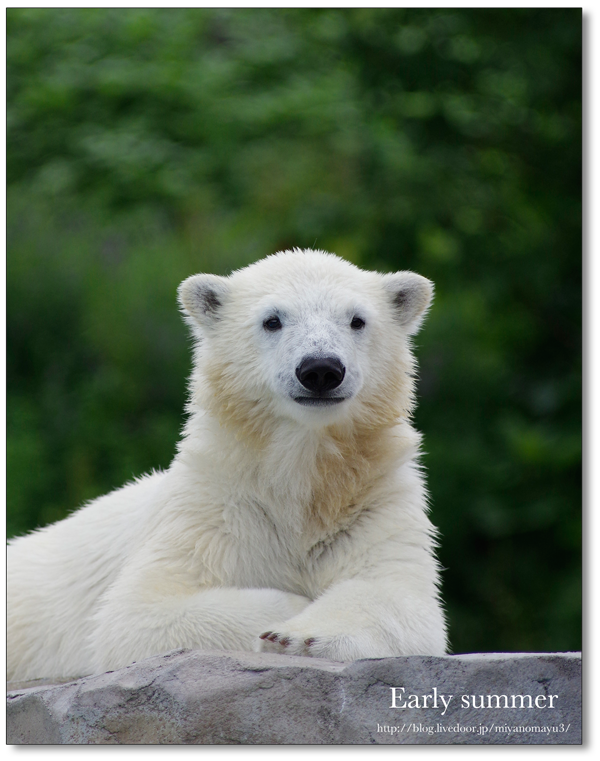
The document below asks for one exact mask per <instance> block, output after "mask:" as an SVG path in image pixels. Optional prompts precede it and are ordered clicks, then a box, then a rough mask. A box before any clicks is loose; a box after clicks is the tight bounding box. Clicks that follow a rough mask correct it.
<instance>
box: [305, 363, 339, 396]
mask: <svg viewBox="0 0 600 761" xmlns="http://www.w3.org/2000/svg"><path fill="white" fill-rule="evenodd" d="M345 374H346V368H345V367H344V365H343V364H342V363H341V362H340V360H339V359H337V358H336V357H307V358H306V359H304V360H302V362H301V363H300V364H299V365H298V367H297V368H296V377H297V378H298V380H299V381H300V383H301V384H302V385H303V386H304V388H307V389H308V390H309V391H312V392H313V393H315V394H320V393H323V391H332V390H333V389H334V388H337V387H338V386H339V385H340V383H341V382H342V381H343V380H344V375H345Z"/></svg>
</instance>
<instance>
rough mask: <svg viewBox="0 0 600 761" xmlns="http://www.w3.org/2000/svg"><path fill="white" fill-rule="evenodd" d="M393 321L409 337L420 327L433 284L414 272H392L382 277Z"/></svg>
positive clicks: (431, 294) (429, 301) (431, 295)
mask: <svg viewBox="0 0 600 761" xmlns="http://www.w3.org/2000/svg"><path fill="white" fill-rule="evenodd" d="M383 287H384V288H385V290H386V291H387V292H388V294H389V297H390V300H391V304H392V308H393V310H394V317H395V319H396V320H397V321H398V322H399V323H400V324H401V325H402V326H404V327H405V328H406V331H407V333H408V334H409V335H410V334H412V333H416V332H417V330H418V329H419V328H420V326H421V322H422V321H423V318H424V317H425V313H426V312H427V309H428V307H429V305H430V303H431V299H432V297H433V283H432V282H431V280H427V278H426V277H422V276H421V275H417V274H416V273H414V272H394V273H392V274H390V275H384V276H383Z"/></svg>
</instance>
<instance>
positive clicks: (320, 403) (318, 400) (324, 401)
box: [294, 396, 346, 407]
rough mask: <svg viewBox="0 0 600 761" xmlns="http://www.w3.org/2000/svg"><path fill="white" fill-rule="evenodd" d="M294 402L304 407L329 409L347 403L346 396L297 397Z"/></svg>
mask: <svg viewBox="0 0 600 761" xmlns="http://www.w3.org/2000/svg"><path fill="white" fill-rule="evenodd" d="M294 401H295V402H298V404H302V405H303V406H304V407H327V406H328V405H330V404H339V403H340V402H344V401H346V397H345V396H295V397H294Z"/></svg>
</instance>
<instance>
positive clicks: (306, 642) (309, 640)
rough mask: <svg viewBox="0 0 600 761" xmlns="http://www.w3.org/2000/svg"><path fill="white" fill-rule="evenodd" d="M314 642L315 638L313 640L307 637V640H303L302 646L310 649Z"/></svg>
mask: <svg viewBox="0 0 600 761" xmlns="http://www.w3.org/2000/svg"><path fill="white" fill-rule="evenodd" d="M314 641H315V638H314V637H309V638H308V639H305V640H304V644H305V645H306V646H307V647H310V646H311V645H312V644H313V642H314Z"/></svg>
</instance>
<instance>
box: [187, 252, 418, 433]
mask: <svg viewBox="0 0 600 761" xmlns="http://www.w3.org/2000/svg"><path fill="white" fill-rule="evenodd" d="M432 291H433V288H432V284H431V283H430V282H429V281H428V280H427V279H425V278H424V277H421V276H420V275H416V274H414V273H412V272H396V273H393V274H386V275H381V274H378V273H376V272H367V271H363V270H360V269H358V268H357V267H355V266H354V265H352V264H350V263H348V262H346V261H344V260H342V259H340V258H338V257H336V256H334V255H332V254H327V253H324V252H321V251H310V250H308V251H300V250H294V251H285V252H282V253H279V254H274V255H273V256H269V257H267V258H266V259H262V260H260V261H258V262H256V263H255V264H252V265H250V266H249V267H246V268H244V269H242V270H238V271H236V272H234V273H233V274H231V275H230V276H229V277H217V276H216V275H194V276H192V277H190V278H188V279H187V280H185V281H184V282H183V283H182V284H181V286H180V288H179V299H180V303H181V306H182V309H183V312H184V314H185V316H186V318H187V320H188V322H189V323H190V325H191V327H192V330H193V332H194V334H195V336H196V337H197V339H198V345H197V356H196V385H197V386H198V387H202V388H203V389H204V392H205V393H204V394H203V400H202V402H203V404H207V403H208V404H209V405H210V406H211V407H213V409H215V410H216V411H217V412H219V414H221V416H222V417H223V418H224V419H229V420H230V421H233V422H234V423H238V424H239V423H242V422H243V423H244V424H246V425H247V424H248V423H251V424H252V426H253V427H255V428H256V427H257V426H260V425H261V422H260V421H261V420H262V421H264V420H265V419H266V418H269V419H271V420H272V419H273V418H281V417H284V418H288V419H289V418H291V419H293V420H295V421H297V422H299V423H301V424H303V425H307V426H309V427H312V428H314V427H321V426H327V425H331V424H335V423H339V422H341V421H344V420H352V419H357V418H361V419H363V421H364V422H366V423H369V422H371V423H376V422H377V421H378V420H379V419H380V418H381V422H385V421H387V419H388V418H390V416H391V417H398V416H399V415H402V413H405V414H407V413H408V410H409V408H410V401H411V395H412V377H411V376H412V373H413V359H412V356H411V353H410V346H409V336H410V335H411V334H413V333H415V332H416V330H417V329H418V327H419V325H420V323H421V320H422V318H423V316H424V314H425V312H426V310H427V308H428V306H429V303H430V300H431V296H432Z"/></svg>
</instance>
